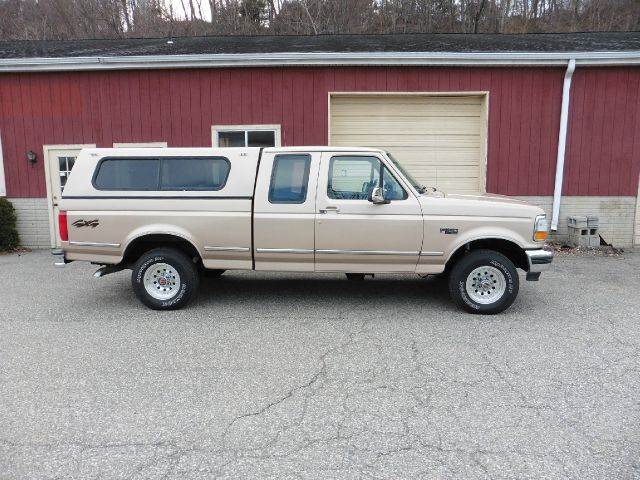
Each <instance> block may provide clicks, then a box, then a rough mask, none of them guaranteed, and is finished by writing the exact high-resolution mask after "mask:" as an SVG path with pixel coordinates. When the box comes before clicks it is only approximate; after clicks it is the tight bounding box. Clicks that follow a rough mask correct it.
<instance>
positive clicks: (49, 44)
mask: <svg viewBox="0 0 640 480" xmlns="http://www.w3.org/2000/svg"><path fill="white" fill-rule="evenodd" d="M630 50H640V32H606V33H605V32H597V33H540V34H522V35H506V34H495V35H494V34H448V33H444V34H417V33H415V34H388V35H280V36H273V35H256V36H231V35H228V36H212V37H176V38H172V39H169V38H151V39H144V38H127V39H116V40H106V39H90V40H68V41H50V40H47V41H30V40H18V41H0V58H35V57H46V58H60V57H95V56H132V55H136V56H137V55H141V56H145V55H191V54H242V53H284V52H291V53H311V52H460V53H479V52H604V51H610V52H620V51H630Z"/></svg>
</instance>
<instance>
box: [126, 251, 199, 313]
mask: <svg viewBox="0 0 640 480" xmlns="http://www.w3.org/2000/svg"><path fill="white" fill-rule="evenodd" d="M131 283H132V285H133V291H134V292H135V294H136V296H137V297H138V298H139V299H140V301H141V302H142V303H144V304H145V305H146V306H147V307H149V308H152V309H154V310H176V309H178V308H182V307H184V306H185V305H186V304H187V303H189V300H191V298H192V297H193V295H194V294H195V292H196V291H197V289H198V283H199V275H198V269H197V266H196V265H195V264H194V263H193V261H192V260H191V259H190V258H189V257H188V256H187V255H185V254H184V253H182V252H181V251H179V250H174V249H172V248H157V249H155V250H151V251H149V252H147V253H145V254H144V255H142V256H141V257H140V258H139V259H138V261H137V262H136V263H135V265H134V266H133V271H132V272H131Z"/></svg>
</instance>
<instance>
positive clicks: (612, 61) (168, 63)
mask: <svg viewBox="0 0 640 480" xmlns="http://www.w3.org/2000/svg"><path fill="white" fill-rule="evenodd" d="M571 59H574V60H575V61H576V65H577V66H602V65H640V50H631V51H619V52H615V51H613V52H612V51H602V52H471V53H468V52H465V53H460V52H304V53H291V52H281V53H224V54H221V53H218V54H190V55H131V56H122V55H120V56H118V55H115V56H96V57H60V58H50V57H39V58H5V59H0V72H2V71H4V72H29V71H36V72H38V71H63V70H125V69H151V68H154V69H158V68H221V67H265V66H270V67H274V66H287V65H291V66H318V65H326V66H340V65H343V66H344V65H349V66H351V65H365V66H372V65H424V66H433V65H454V66H478V67H483V66H512V65H520V66H523V65H528V66H532V65H540V66H554V65H555V66H558V65H564V66H566V65H567V64H568V63H569V61H570V60H571Z"/></svg>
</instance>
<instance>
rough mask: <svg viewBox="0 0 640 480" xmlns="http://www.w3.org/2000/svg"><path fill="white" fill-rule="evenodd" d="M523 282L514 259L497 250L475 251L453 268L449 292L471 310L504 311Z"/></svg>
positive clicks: (455, 300) (474, 311)
mask: <svg viewBox="0 0 640 480" xmlns="http://www.w3.org/2000/svg"><path fill="white" fill-rule="evenodd" d="M519 286H520V282H519V279H518V272H517V270H516V267H515V266H514V265H513V262H512V261H511V260H509V259H508V258H507V257H505V256H504V255H502V254H501V253H498V252H494V251H493V250H474V251H472V252H470V253H468V254H467V255H465V256H464V257H462V258H461V259H460V260H458V262H457V263H456V264H455V265H454V266H453V268H452V269H451V274H450V275H449V293H450V294H451V298H452V299H453V301H454V302H455V303H456V304H457V305H458V306H459V307H461V308H463V309H465V310H466V311H467V312H471V313H479V314H485V315H491V314H494V313H500V312H502V311H504V310H506V309H507V308H509V306H511V304H512V303H513V302H514V301H515V299H516V297H517V296H518V289H519Z"/></svg>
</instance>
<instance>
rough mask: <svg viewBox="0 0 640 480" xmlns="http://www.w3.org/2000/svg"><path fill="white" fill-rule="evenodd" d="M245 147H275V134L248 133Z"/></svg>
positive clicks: (267, 131) (263, 132)
mask: <svg viewBox="0 0 640 480" xmlns="http://www.w3.org/2000/svg"><path fill="white" fill-rule="evenodd" d="M247 137H248V145H247V147H275V146H276V134H275V132H274V131H273V130H259V131H248V132H247Z"/></svg>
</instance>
